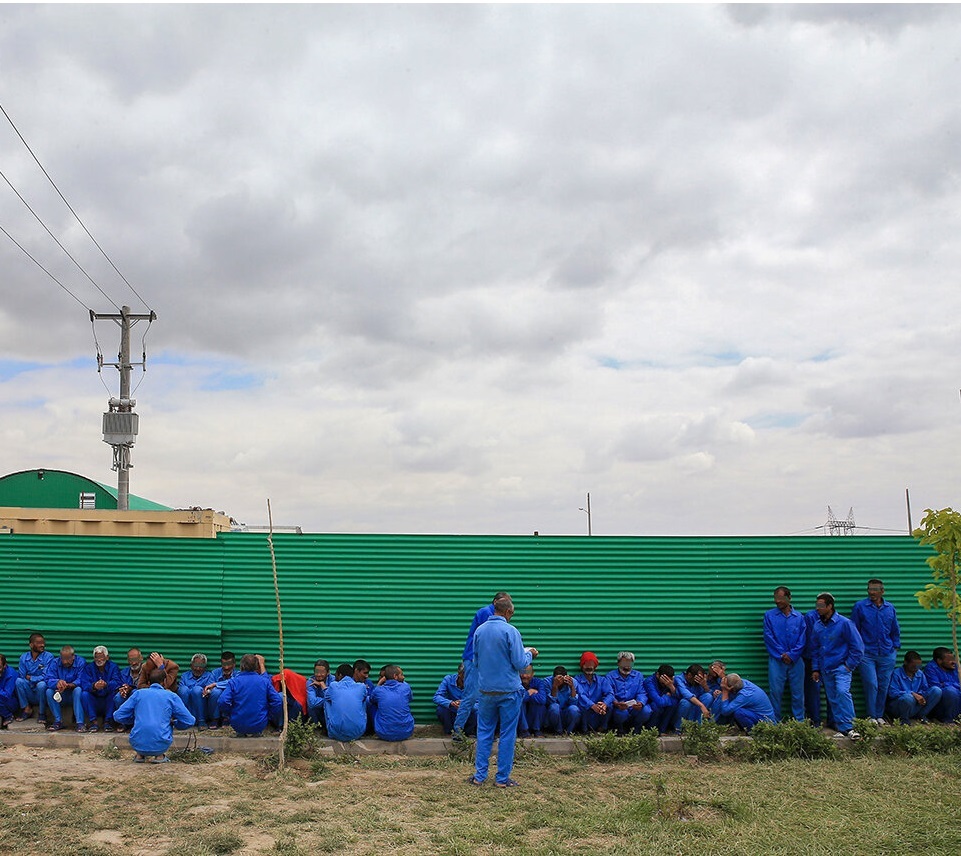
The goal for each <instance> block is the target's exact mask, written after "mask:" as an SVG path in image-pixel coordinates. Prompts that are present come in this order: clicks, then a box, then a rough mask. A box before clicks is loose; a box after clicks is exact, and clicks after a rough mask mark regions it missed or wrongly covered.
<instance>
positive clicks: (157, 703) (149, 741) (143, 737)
mask: <svg viewBox="0 0 961 856" xmlns="http://www.w3.org/2000/svg"><path fill="white" fill-rule="evenodd" d="M113 718H114V720H116V721H117V722H119V723H121V724H122V725H129V724H130V723H131V722H132V723H133V730H132V731H131V732H130V748H131V749H133V750H134V752H136V753H137V754H138V755H163V754H164V753H165V752H166V751H167V750H168V749H169V748H170V746H171V744H172V743H173V742H174V732H173V727H172V726H171V720H173V725H175V726H176V727H177V728H178V729H181V730H182V729H184V728H190V726H191V725H193V724H194V722H195V721H196V720H194V718H193V715H192V714H191V713H190V711H189V710H187V708H186V707H185V706H184V703H183V702H182V701H181V700H180V696H178V695H177V694H176V693H174V692H171V691H170V690H166V689H164V688H163V685H162V684H151V685H150V686H149V687H147V688H146V689H142V690H135V691H134V692H133V693H131V695H130V698H128V699H127V700H126V701H125V702H124V703H123V704H122V705H120V707H118V708H117V709H116V710H115V711H114V714H113Z"/></svg>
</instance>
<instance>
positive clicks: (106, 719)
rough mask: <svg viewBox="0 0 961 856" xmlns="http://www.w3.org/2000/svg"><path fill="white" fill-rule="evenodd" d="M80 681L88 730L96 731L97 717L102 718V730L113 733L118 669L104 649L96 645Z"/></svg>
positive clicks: (118, 687)
mask: <svg viewBox="0 0 961 856" xmlns="http://www.w3.org/2000/svg"><path fill="white" fill-rule="evenodd" d="M80 681H81V685H82V686H83V697H84V703H85V704H86V707H87V721H88V722H89V723H90V726H89V727H90V730H91V731H97V730H98V727H97V717H98V716H99V717H102V718H103V730H104V731H113V730H114V724H113V712H114V699H115V698H116V694H117V690H118V689H120V669H118V668H117V664H116V663H114V662H112V661H111V660H110V652H109V651H108V650H107V649H106V647H104V646H103V645H98V646H97V647H96V648H94V649H93V662H92V663H87V666H86V668H85V669H84V670H83V674H82V675H81V677H80Z"/></svg>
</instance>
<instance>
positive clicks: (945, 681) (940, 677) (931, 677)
mask: <svg viewBox="0 0 961 856" xmlns="http://www.w3.org/2000/svg"><path fill="white" fill-rule="evenodd" d="M924 676H925V677H926V678H927V679H928V683H929V684H930V685H931V686H932V687H941V689H944V688H945V687H954V689H956V690H957V689H959V686H958V670H957V669H942V668H941V667H940V666H939V665H938V663H937V661H936V660H931V662H930V663H928V665H926V666H925V667H924Z"/></svg>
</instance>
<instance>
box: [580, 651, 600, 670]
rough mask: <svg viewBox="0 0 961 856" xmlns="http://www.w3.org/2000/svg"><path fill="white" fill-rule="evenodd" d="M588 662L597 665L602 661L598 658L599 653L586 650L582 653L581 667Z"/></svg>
mask: <svg viewBox="0 0 961 856" xmlns="http://www.w3.org/2000/svg"><path fill="white" fill-rule="evenodd" d="M588 663H593V664H594V665H595V667H596V666H597V665H598V664H599V663H600V661H599V660H598V659H597V654H595V653H594V652H593V651H585V652H584V653H583V654H581V668H582V669H583V668H584V666H586V665H587V664H588Z"/></svg>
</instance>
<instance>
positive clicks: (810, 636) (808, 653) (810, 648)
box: [804, 609, 821, 662]
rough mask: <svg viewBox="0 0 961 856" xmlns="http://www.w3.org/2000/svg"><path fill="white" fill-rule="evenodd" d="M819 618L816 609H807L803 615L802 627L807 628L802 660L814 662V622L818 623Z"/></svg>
mask: <svg viewBox="0 0 961 856" xmlns="http://www.w3.org/2000/svg"><path fill="white" fill-rule="evenodd" d="M820 620H821V616H820V615H818V611H817V610H816V609H809V610H808V611H807V612H805V613H804V626H805V627H806V628H807V640H806V643H805V645H804V659H805V660H811V661H812V662H813V660H814V622H815V621H820Z"/></svg>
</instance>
